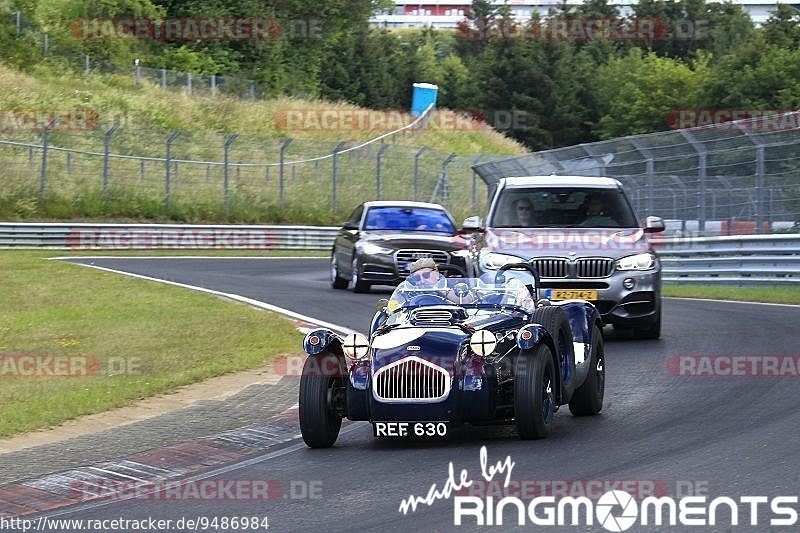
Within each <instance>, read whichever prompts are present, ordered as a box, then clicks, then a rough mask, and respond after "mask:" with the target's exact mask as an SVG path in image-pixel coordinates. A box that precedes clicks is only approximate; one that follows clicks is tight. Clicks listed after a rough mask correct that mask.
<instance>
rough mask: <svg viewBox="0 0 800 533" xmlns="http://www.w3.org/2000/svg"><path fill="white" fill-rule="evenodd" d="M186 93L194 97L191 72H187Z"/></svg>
mask: <svg viewBox="0 0 800 533" xmlns="http://www.w3.org/2000/svg"><path fill="white" fill-rule="evenodd" d="M186 92H187V93H188V94H189V96H192V73H191V72H187V73H186Z"/></svg>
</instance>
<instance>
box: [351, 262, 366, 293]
mask: <svg viewBox="0 0 800 533" xmlns="http://www.w3.org/2000/svg"><path fill="white" fill-rule="evenodd" d="M351 272H352V274H351V275H350V287H352V289H353V292H369V287H370V285H369V283H365V282H363V281H361V276H359V273H358V257H354V258H353V267H352V271H351Z"/></svg>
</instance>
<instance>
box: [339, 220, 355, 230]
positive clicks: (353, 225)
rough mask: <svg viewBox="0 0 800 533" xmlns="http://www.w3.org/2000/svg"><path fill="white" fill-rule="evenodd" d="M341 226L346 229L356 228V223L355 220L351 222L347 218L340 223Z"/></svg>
mask: <svg viewBox="0 0 800 533" xmlns="http://www.w3.org/2000/svg"><path fill="white" fill-rule="evenodd" d="M342 227H343V228H344V229H347V230H357V229H358V223H357V222H351V221H350V220H348V221H347V222H345V223H344V224H342Z"/></svg>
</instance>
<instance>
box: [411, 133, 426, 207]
mask: <svg viewBox="0 0 800 533" xmlns="http://www.w3.org/2000/svg"><path fill="white" fill-rule="evenodd" d="M427 149H428V147H427V146H423V147H422V148H420V149H419V150H418V151H417V154H416V155H415V156H414V201H415V202H416V201H417V200H419V158H420V157H421V156H422V154H423V152H425V150H427Z"/></svg>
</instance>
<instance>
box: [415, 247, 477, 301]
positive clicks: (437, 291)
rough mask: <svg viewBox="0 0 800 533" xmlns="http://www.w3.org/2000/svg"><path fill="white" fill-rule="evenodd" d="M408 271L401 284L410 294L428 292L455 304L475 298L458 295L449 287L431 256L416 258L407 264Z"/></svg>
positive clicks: (470, 295) (468, 295)
mask: <svg viewBox="0 0 800 533" xmlns="http://www.w3.org/2000/svg"><path fill="white" fill-rule="evenodd" d="M408 272H409V275H408V278H407V279H406V281H404V282H403V284H404V285H405V287H407V288H408V290H409V293H410V294H416V295H420V294H424V293H429V294H432V295H437V296H439V297H443V298H445V299H447V300H448V301H450V302H453V303H456V304H461V303H472V302H473V301H474V300H475V296H474V295H472V294H461V295H460V296H459V295H457V294H456V293H455V292H454V291H453V290H452V289H449V288H448V286H447V280H446V279H445V277H444V276H443V275H442V274H441V273H440V272H439V267H438V266H437V265H436V262H435V261H434V260H433V259H431V258H424V259H417V260H416V261H414V262H413V263H411V264H410V265H409V267H408ZM400 288H401V289H402V288H403V286H402V285H401V287H400Z"/></svg>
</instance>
